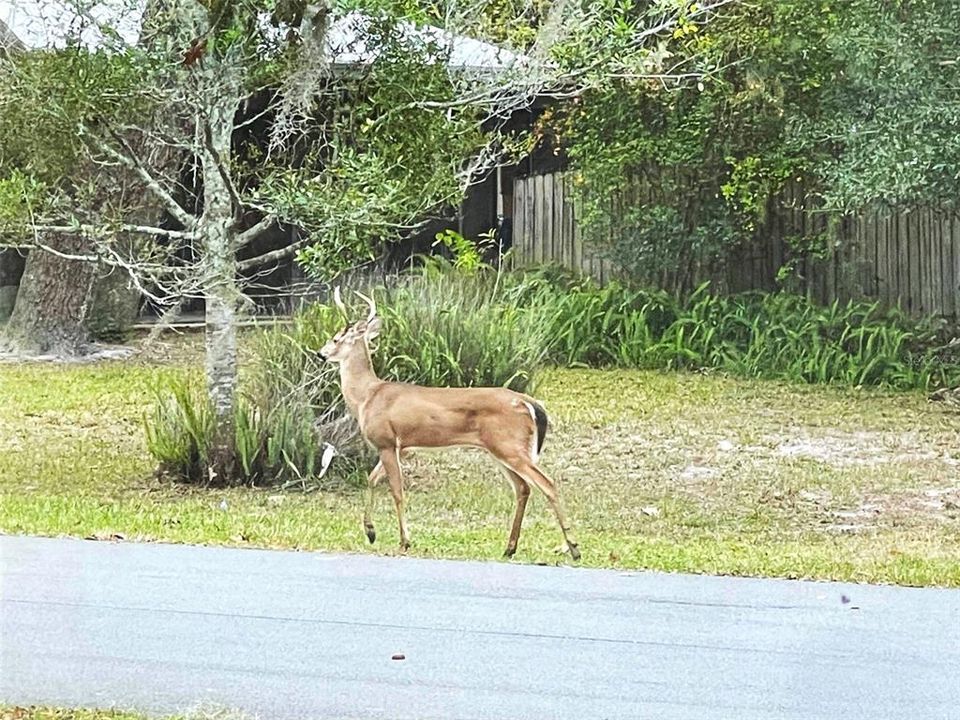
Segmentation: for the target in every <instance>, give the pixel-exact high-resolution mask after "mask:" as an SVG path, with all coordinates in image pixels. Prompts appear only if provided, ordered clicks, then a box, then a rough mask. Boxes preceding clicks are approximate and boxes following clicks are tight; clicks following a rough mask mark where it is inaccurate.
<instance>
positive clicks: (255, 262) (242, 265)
mask: <svg viewBox="0 0 960 720" xmlns="http://www.w3.org/2000/svg"><path fill="white" fill-rule="evenodd" d="M306 244H307V239H306V238H305V239H303V240H298V241H297V242H295V243H292V244H290V245H287V246H286V247H282V248H278V249H276V250H271V251H270V252H266V253H263V254H262V255H257V256H255V257H252V258H247V259H246V260H241V261H240V262H238V263H237V271H238V272H244V271H246V270H251V269H253V268H256V267H260V266H261V265H266V264H267V263H269V262H274V261H276V260H283V259H285V258H288V257H293V256H294V255H296V254H297V251H298V250H300V248H302V247H303V246H304V245H306Z"/></svg>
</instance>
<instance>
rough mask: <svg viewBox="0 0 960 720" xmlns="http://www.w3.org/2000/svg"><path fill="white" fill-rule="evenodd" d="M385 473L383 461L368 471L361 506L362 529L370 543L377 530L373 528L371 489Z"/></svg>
mask: <svg viewBox="0 0 960 720" xmlns="http://www.w3.org/2000/svg"><path fill="white" fill-rule="evenodd" d="M386 474H387V471H386V470H384V469H383V463H382V462H378V463H377V464H376V467H374V468H373V470H371V471H370V475H369V477H368V478H367V494H366V501H365V504H364V507H363V529H364V531H365V532H366V534H367V540H369V541H370V544H371V545H372V544H373V543H374V542H376V540H377V531H376V530H374V529H373V491H374V488H375V487H376V486H377V483H378V482H380V481H381V480H382V479H383V477H384V476H385V475H386Z"/></svg>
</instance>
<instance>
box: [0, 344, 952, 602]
mask: <svg viewBox="0 0 960 720" xmlns="http://www.w3.org/2000/svg"><path fill="white" fill-rule="evenodd" d="M191 357H193V356H192V355H189V354H187V355H186V356H184V357H179V359H178V362H177V363H174V364H171V363H165V364H163V363H160V364H150V363H147V362H144V361H124V362H116V361H115V362H108V363H101V364H96V365H71V366H65V365H0V408H3V411H2V413H0V532H6V533H29V534H38V535H73V536H80V537H97V538H109V537H111V536H113V535H117V534H119V535H122V536H123V537H125V538H126V539H127V540H149V541H165V542H187V543H209V544H223V545H235V546H259V547H274V548H300V549H322V550H336V551H350V552H381V553H386V554H393V553H395V552H396V550H395V545H396V543H397V530H396V522H395V517H394V513H393V507H392V502H391V501H390V499H389V496H388V493H386V491H384V490H383V489H381V490H380V492H379V493H378V500H377V508H376V513H375V522H376V524H377V530H378V535H379V538H378V543H377V545H376V546H374V547H373V548H371V546H369V545H368V544H367V543H366V541H365V539H364V538H363V534H362V532H361V529H360V514H361V509H362V504H363V497H362V493H361V492H359V491H358V490H357V489H355V488H351V487H341V488H338V489H327V490H322V491H316V492H309V493H304V492H280V491H277V490H258V489H250V488H234V489H230V490H204V489H201V488H195V487H185V486H180V485H175V484H173V483H171V482H169V481H165V480H162V479H157V478H156V477H154V474H153V467H152V463H151V461H150V459H149V457H148V455H147V452H146V449H145V444H144V438H143V432H142V429H141V426H140V419H141V417H142V415H143V412H144V410H145V404H146V403H148V402H150V397H151V394H150V387H151V384H152V383H154V382H155V381H156V380H157V379H158V377H160V376H161V375H163V374H171V373H183V372H186V371H185V370H184V369H183V366H182V364H181V363H182V362H183V361H184V360H187V361H189V359H190V358H191ZM537 395H538V397H540V398H542V399H543V400H544V402H545V404H546V407H547V411H548V413H549V414H550V416H551V420H552V424H553V425H552V428H551V431H550V433H549V435H548V437H547V444H546V447H545V454H544V458H543V467H544V469H545V470H546V472H547V473H549V474H551V475H552V476H554V477H555V478H556V479H557V480H558V481H559V482H560V485H561V492H562V495H563V499H564V503H565V505H566V506H567V510H568V514H569V515H570V516H571V519H572V520H573V522H574V527H575V529H576V530H577V533H578V535H579V540H580V544H581V548H582V550H583V562H582V564H584V565H587V566H594V567H614V568H623V569H639V568H648V569H657V570H665V571H683V572H704V573H715V574H735V575H754V576H778V577H804V578H818V579H842V580H855V581H876V582H890V583H899V584H906V585H944V586H960V481H958V480H957V478H958V474H960V473H958V467H960V466H958V465H957V463H956V461H955V459H954V457H953V455H952V454H958V455H960V453H958V447H960V443H958V440H960V433H958V428H960V418H958V416H957V415H956V414H952V413H950V412H949V411H948V410H947V409H945V408H943V407H942V406H940V405H939V404H930V403H927V402H926V400H925V398H924V396H923V395H921V394H918V393H908V394H904V393H891V392H882V391H864V390H854V389H842V388H835V387H828V388H824V387H817V386H802V385H799V386H798V385H788V384H781V383H777V382H769V381H755V380H738V379H730V378H727V377H724V376H721V375H702V374H691V373H672V374H670V373H657V372H648V371H626V370H614V371H600V370H552V371H547V372H545V373H544V374H543V377H542V380H541V382H540V385H539V387H538V390H537ZM406 470H407V480H408V485H409V496H408V500H409V510H408V518H409V524H410V529H411V534H412V539H413V543H414V547H413V549H412V550H411V554H413V555H417V556H424V557H445V558H463V559H482V560H494V559H499V558H500V555H501V553H502V550H503V547H504V544H505V542H506V534H507V529H508V523H509V520H510V516H511V513H512V508H513V498H512V493H511V491H510V490H509V487H508V485H507V484H506V482H504V481H503V480H502V479H501V476H500V475H499V473H498V471H497V470H496V468H495V466H494V465H493V463H492V462H491V461H489V460H488V459H486V458H485V457H484V456H482V455H479V454H476V453H473V452H467V451H449V452H447V453H443V454H439V455H434V454H431V455H424V456H421V457H415V458H412V459H411V460H410V462H409V463H408V464H407V468H406ZM559 544H560V533H559V530H558V529H557V527H556V523H555V521H554V519H553V517H552V516H551V515H550V513H549V511H548V509H547V508H546V503H544V502H543V500H542V498H541V497H539V496H537V495H535V496H534V499H533V501H532V502H531V504H530V506H529V508H528V515H527V520H526V522H525V524H524V532H523V536H522V537H521V540H520V550H519V552H518V554H517V558H516V561H519V562H539V563H551V564H552V563H556V562H567V560H566V558H565V556H561V555H558V554H557V553H556V552H555V549H556V548H557V546H558V545H559Z"/></svg>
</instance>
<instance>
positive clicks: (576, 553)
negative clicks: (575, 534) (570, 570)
mask: <svg viewBox="0 0 960 720" xmlns="http://www.w3.org/2000/svg"><path fill="white" fill-rule="evenodd" d="M568 547H569V550H570V557H572V558H573V559H574V560H579V559H580V548H578V547H577V546H576V545H574V544H573V543H570V544H569V546H568Z"/></svg>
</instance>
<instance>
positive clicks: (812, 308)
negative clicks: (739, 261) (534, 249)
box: [523, 274, 960, 389]
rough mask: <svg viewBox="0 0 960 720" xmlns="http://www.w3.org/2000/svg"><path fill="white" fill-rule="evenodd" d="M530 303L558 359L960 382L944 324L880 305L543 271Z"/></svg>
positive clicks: (799, 377) (528, 291)
mask: <svg viewBox="0 0 960 720" xmlns="http://www.w3.org/2000/svg"><path fill="white" fill-rule="evenodd" d="M524 282H525V284H526V287H525V288H524V291H523V292H524V294H525V295H526V298H527V299H526V301H527V302H529V303H532V304H536V305H538V306H540V307H541V308H548V309H547V311H546V314H547V317H548V321H547V322H548V326H549V336H550V343H549V358H550V360H551V361H553V362H555V363H557V364H561V365H588V366H593V367H610V366H614V367H634V368H649V369H665V370H671V369H681V368H688V369H701V368H716V369H722V370H726V371H728V372H731V373H734V374H737V375H744V376H748V377H764V378H779V379H786V380H793V381H800V382H808V383H843V384H848V385H875V386H887V387H893V388H899V389H927V388H930V387H932V386H941V385H950V386H954V385H956V384H957V383H958V382H960V367H958V365H957V362H956V361H957V356H958V355H960V348H958V347H957V346H956V345H955V344H952V343H950V342H949V338H948V333H947V332H946V329H945V327H944V326H943V324H942V323H940V322H938V321H935V320H933V319H924V320H915V319H912V318H910V317H909V316H907V315H906V314H905V313H903V312H902V311H900V310H898V309H891V310H883V309H881V308H880V307H879V305H877V304H870V303H864V302H853V301H851V302H848V303H846V304H841V303H839V302H835V303H833V304H832V305H830V306H828V307H822V306H819V305H817V304H815V303H813V302H812V301H810V300H809V299H808V298H806V297H804V296H799V295H791V294H786V293H774V294H764V293H743V294H739V295H732V296H718V295H711V294H709V292H708V288H707V286H702V287H701V288H699V289H698V290H697V291H696V292H694V293H693V294H692V295H691V296H689V297H688V298H685V299H683V300H677V299H675V298H673V297H672V296H670V295H668V294H666V293H663V292H656V291H653V292H651V291H643V290H634V289H630V288H627V287H624V286H622V285H620V284H617V283H611V284H609V285H607V286H606V287H603V288H598V287H596V286H594V285H592V284H591V283H589V282H575V281H570V280H569V279H560V281H559V282H558V279H557V278H556V277H553V278H547V279H545V276H544V275H542V274H534V275H533V276H531V277H529V278H527V279H526V280H525V281H524Z"/></svg>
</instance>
